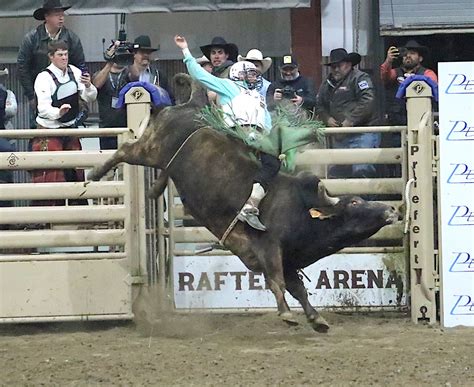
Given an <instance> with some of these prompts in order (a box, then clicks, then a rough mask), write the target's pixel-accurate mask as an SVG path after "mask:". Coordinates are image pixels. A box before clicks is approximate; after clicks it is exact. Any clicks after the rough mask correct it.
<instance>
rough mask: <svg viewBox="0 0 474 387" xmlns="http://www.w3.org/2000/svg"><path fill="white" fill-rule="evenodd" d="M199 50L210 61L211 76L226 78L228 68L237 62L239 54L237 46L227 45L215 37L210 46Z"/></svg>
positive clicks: (219, 37)
mask: <svg viewBox="0 0 474 387" xmlns="http://www.w3.org/2000/svg"><path fill="white" fill-rule="evenodd" d="M200 48H201V51H202V53H203V54H204V56H205V57H207V58H209V59H210V60H211V64H212V75H215V76H216V77H219V78H228V77H229V68H230V66H232V65H233V64H234V63H235V62H236V61H237V54H238V53H239V49H238V48H237V46H236V45H235V44H234V43H227V42H226V40H225V39H224V38H223V37H221V36H215V37H214V38H212V41H211V43H210V44H207V45H205V46H201V47H200Z"/></svg>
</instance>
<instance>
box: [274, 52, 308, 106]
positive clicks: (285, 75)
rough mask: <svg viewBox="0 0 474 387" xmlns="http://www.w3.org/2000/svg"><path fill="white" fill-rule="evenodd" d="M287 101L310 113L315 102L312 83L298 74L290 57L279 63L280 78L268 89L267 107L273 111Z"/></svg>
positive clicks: (293, 58)
mask: <svg viewBox="0 0 474 387" xmlns="http://www.w3.org/2000/svg"><path fill="white" fill-rule="evenodd" d="M284 101H287V102H288V101H289V102H291V103H292V104H293V105H295V106H297V107H299V106H302V107H303V108H305V109H306V110H307V111H308V112H312V111H313V109H314V105H315V102H316V91H315V89H314V81H313V80H312V79H311V78H307V77H305V76H303V75H301V74H300V72H299V68H298V62H297V61H296V58H295V57H294V56H293V55H291V54H288V55H285V56H283V58H282V60H281V62H280V78H279V79H278V80H276V81H275V82H272V84H271V85H270V86H269V87H268V90H267V105H268V109H269V110H274V109H275V108H276V106H277V105H279V104H281V103H283V102H284Z"/></svg>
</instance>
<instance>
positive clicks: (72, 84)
mask: <svg viewBox="0 0 474 387" xmlns="http://www.w3.org/2000/svg"><path fill="white" fill-rule="evenodd" d="M46 71H47V72H48V73H49V74H50V75H51V77H52V78H53V81H54V83H55V85H56V91H55V92H54V93H53V95H52V96H51V99H52V104H51V105H52V106H54V107H57V108H59V107H61V105H63V104H66V103H67V104H69V105H71V109H69V111H68V112H67V113H66V114H64V115H63V116H62V117H59V119H58V121H59V122H69V121H72V120H74V119H75V118H76V117H77V115H78V114H79V93H78V88H77V82H76V78H75V77H74V73H73V72H72V70H71V68H70V67H69V66H67V73H68V75H69V81H67V82H64V83H61V82H59V80H58V78H57V77H56V75H54V74H53V72H52V71H51V70H49V69H46Z"/></svg>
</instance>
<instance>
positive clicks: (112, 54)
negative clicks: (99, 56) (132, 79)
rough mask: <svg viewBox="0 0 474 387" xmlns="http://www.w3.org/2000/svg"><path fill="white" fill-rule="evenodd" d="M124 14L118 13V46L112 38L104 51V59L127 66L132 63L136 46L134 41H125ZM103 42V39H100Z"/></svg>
mask: <svg viewBox="0 0 474 387" xmlns="http://www.w3.org/2000/svg"><path fill="white" fill-rule="evenodd" d="M125 16H126V15H125V14H124V13H122V14H121V15H120V30H119V34H118V35H119V36H118V39H117V40H118V41H119V42H120V44H119V46H117V47H116V46H115V42H116V41H117V40H112V44H111V45H110V46H109V47H108V48H107V50H105V51H104V59H105V60H106V61H113V62H114V63H117V64H118V65H119V66H128V65H132V64H133V55H134V51H135V50H136V49H137V48H138V45H137V44H135V43H131V42H127V34H126V32H125ZM102 41H103V42H104V41H105V39H103V40H102Z"/></svg>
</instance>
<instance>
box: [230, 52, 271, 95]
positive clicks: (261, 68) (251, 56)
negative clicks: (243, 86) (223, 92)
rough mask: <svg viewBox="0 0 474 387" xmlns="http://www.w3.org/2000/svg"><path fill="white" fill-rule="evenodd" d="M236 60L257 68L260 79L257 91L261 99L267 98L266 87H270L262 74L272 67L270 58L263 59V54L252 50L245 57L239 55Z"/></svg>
mask: <svg viewBox="0 0 474 387" xmlns="http://www.w3.org/2000/svg"><path fill="white" fill-rule="evenodd" d="M237 60H238V61H239V62H242V61H247V62H251V63H253V64H254V65H255V67H256V68H257V71H258V72H259V74H260V77H259V78H260V79H259V80H258V81H257V86H256V88H257V90H258V91H259V93H260V95H262V97H263V98H265V99H266V98H267V90H268V87H269V86H270V83H271V82H270V81H269V80H268V79H265V78H264V77H263V74H265V73H266V72H267V70H268V69H269V68H270V66H271V65H272V58H270V57H266V58H264V57H263V54H262V52H261V51H260V50H257V49H256V48H252V49H251V50H250V51H249V52H248V53H247V55H246V56H242V55H239V56H238V57H237Z"/></svg>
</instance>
